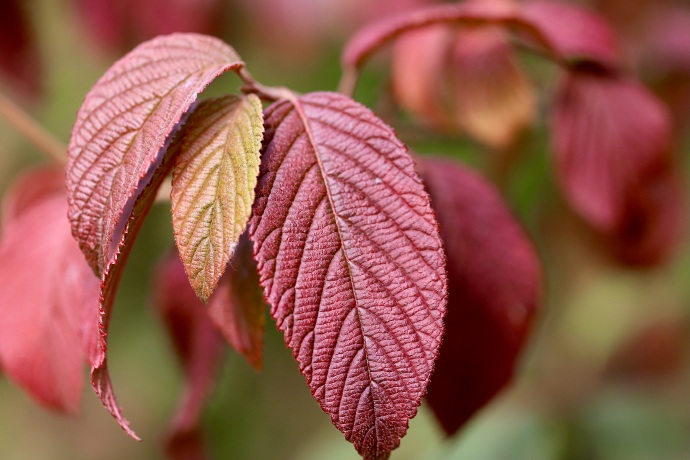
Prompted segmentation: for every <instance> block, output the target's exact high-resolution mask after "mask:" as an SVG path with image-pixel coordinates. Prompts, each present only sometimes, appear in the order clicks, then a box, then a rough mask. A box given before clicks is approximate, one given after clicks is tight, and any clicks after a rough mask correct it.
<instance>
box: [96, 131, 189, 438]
mask: <svg viewBox="0 0 690 460" xmlns="http://www.w3.org/2000/svg"><path fill="white" fill-rule="evenodd" d="M178 147H179V144H178V143H173V145H172V146H171V149H170V151H168V152H165V153H164V154H163V158H162V159H161V162H160V163H159V164H158V165H157V166H156V168H155V169H154V170H153V171H152V173H151V174H150V181H149V182H148V184H147V185H146V186H145V187H144V189H143V190H142V192H141V194H140V195H139V197H138V198H137V199H136V201H135V202H134V204H133V205H132V210H131V212H130V213H129V217H128V219H127V222H126V224H125V225H124V229H123V231H122V236H121V239H120V242H119V244H118V245H117V246H116V250H115V254H114V256H113V258H112V260H111V262H110V263H109V264H108V265H107V266H106V268H105V271H104V272H103V275H102V276H101V292H100V304H99V313H100V317H99V331H100V340H99V343H98V350H97V355H96V360H95V361H94V363H93V365H92V366H91V386H92V387H93V389H94V391H95V392H96V394H97V395H98V397H99V399H100V400H101V402H102V403H103V406H105V408H106V409H108V411H109V412H110V413H111V414H112V416H113V417H114V418H115V420H117V422H118V423H119V424H120V426H121V427H122V429H123V430H125V432H126V433H127V434H128V435H130V436H131V437H132V438H134V439H137V440H138V439H139V438H138V437H137V435H136V434H135V433H134V431H133V430H132V429H131V428H130V426H129V422H128V421H127V419H125V417H124V415H123V414H122V408H121V407H120V405H119V404H118V402H117V400H116V398H115V392H114V391H113V386H112V382H111V380H110V374H109V372H108V360H107V356H106V351H107V345H106V339H107V335H108V329H109V326H110V317H111V314H112V308H113V303H114V302H115V295H116V294H117V288H118V286H119V284H120V279H121V278H122V273H123V271H124V268H125V265H126V263H127V258H128V257H129V253H130V252H131V250H132V247H133V245H134V241H135V240H136V237H137V235H138V234H139V230H140V229H141V226H142V224H143V223H144V218H145V217H146V214H147V213H148V212H149V210H150V209H151V206H152V205H153V202H154V200H155V198H156V194H157V191H158V188H159V187H160V185H161V183H162V182H163V180H164V179H165V177H166V175H167V174H168V173H169V172H170V168H171V166H172V160H173V159H174V157H175V156H176V155H177V154H178V150H177V148H178Z"/></svg>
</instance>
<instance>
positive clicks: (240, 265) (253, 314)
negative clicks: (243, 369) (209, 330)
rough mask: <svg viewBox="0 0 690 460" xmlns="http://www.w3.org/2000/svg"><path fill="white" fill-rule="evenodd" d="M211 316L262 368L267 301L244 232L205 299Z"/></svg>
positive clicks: (237, 346) (242, 352) (244, 352)
mask: <svg viewBox="0 0 690 460" xmlns="http://www.w3.org/2000/svg"><path fill="white" fill-rule="evenodd" d="M208 308H209V315H211V320H212V321H213V323H214V324H215V325H216V327H218V329H219V330H220V331H221V332H222V333H223V335H224V336H225V339H226V340H227V341H228V342H229V343H230V345H232V346H233V348H234V349H235V350H236V351H237V352H238V353H239V354H241V355H242V356H244V357H245V358H247V361H249V364H251V365H252V366H253V367H254V368H255V369H257V370H258V369H261V363H262V346H263V336H264V330H265V322H266V321H265V315H264V311H265V309H266V303H265V301H264V295H263V291H262V289H261V286H260V285H259V275H258V273H257V269H256V262H255V261H254V258H253V254H252V242H251V241H250V240H249V237H248V235H247V234H246V233H245V234H244V235H242V237H241V238H240V241H239V243H238V245H237V249H236V251H235V255H234V256H233V258H232V260H231V261H230V264H229V265H228V267H227V269H226V271H225V275H223V278H221V281H220V284H219V285H218V289H216V291H215V292H214V293H213V295H212V296H211V299H210V300H209V303H208Z"/></svg>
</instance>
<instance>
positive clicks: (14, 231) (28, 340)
mask: <svg viewBox="0 0 690 460" xmlns="http://www.w3.org/2000/svg"><path fill="white" fill-rule="evenodd" d="M58 180H64V171H63V170H61V169H46V170H36V171H32V172H31V173H28V174H26V175H25V176H23V177H22V178H21V179H20V181H19V182H18V184H17V185H16V186H14V187H13V188H12V189H11V190H10V192H9V195H8V196H6V197H5V200H4V203H6V204H7V203H10V208H11V210H7V209H6V210H4V212H3V217H4V219H5V221H4V222H3V232H2V239H1V240H0V279H2V283H0V308H1V309H2V312H0V368H2V369H3V371H4V372H5V374H6V375H7V376H8V377H9V378H11V379H12V380H14V381H15V382H16V383H17V384H19V385H20V386H21V387H22V388H24V390H26V391H27V392H28V393H29V394H30V395H31V397H32V398H34V399H35V400H36V401H37V402H39V403H40V404H42V405H44V406H47V407H49V408H51V409H54V410H58V411H66V412H72V413H73V412H76V411H77V410H78V408H79V403H80V401H81V390H82V388H83V366H84V362H85V360H86V361H90V360H91V359H92V358H93V347H94V342H95V338H96V336H97V331H98V329H97V322H98V319H97V314H98V310H97V304H98V278H96V277H95V276H94V274H93V272H92V271H91V269H90V268H89V266H88V264H87V263H86V262H85V261H84V258H83V256H82V255H81V252H80V251H79V247H78V246H77V243H76V242H75V241H74V239H73V238H72V235H71V233H70V227H69V222H68V221H67V218H66V213H67V199H66V197H65V192H64V190H63V189H62V188H58V189H56V188H53V187H46V184H55V183H57V181H58ZM24 193H25V194H26V195H27V196H30V197H31V199H30V200H27V199H25V198H26V197H25V196H21V195H17V194H24Z"/></svg>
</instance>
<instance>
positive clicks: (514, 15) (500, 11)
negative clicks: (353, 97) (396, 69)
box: [341, 1, 620, 84]
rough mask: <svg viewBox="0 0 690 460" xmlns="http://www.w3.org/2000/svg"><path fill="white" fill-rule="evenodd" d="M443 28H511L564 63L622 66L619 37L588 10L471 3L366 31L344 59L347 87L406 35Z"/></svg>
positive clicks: (408, 16) (431, 9) (391, 21)
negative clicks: (377, 54)
mask: <svg viewBox="0 0 690 460" xmlns="http://www.w3.org/2000/svg"><path fill="white" fill-rule="evenodd" d="M440 24H455V25H467V26H478V25H500V26H505V27H509V28H511V29H513V30H515V31H516V32H518V33H519V34H520V35H522V36H523V37H524V38H526V39H527V40H528V41H530V42H531V43H532V44H534V45H536V46H538V47H540V48H543V51H544V52H545V53H546V54H547V55H549V56H550V57H551V58H552V59H554V60H556V61H558V62H566V63H570V62H572V61H575V62H576V63H577V62H581V61H585V62H587V63H590V64H594V65H596V66H599V67H604V68H610V67H616V66H618V65H619V63H620V56H619V55H618V47H617V45H616V41H615V37H614V35H613V33H612V32H611V30H610V29H609V27H608V25H607V24H606V23H605V22H604V21H603V20H602V19H600V18H599V17H598V16H595V15H593V14H591V13H589V12H588V11H587V10H584V9H581V8H578V7H573V6H567V5H560V4H552V3H548V4H546V3H542V2H529V3H526V4H524V5H520V4H517V3H513V2H504V1H468V2H461V3H458V4H446V5H436V6H432V7H428V8H424V9H420V10H417V11H413V12H411V13H405V14H401V15H398V16H394V17H391V18H386V19H383V20H380V21H377V22H374V23H372V24H369V25H367V26H366V27H364V28H362V29H361V30H360V31H359V32H358V33H357V34H355V35H354V36H353V37H352V39H351V40H350V41H349V42H348V43H347V45H346V47H345V50H344V51H343V54H342V59H341V60H342V65H343V67H344V69H345V72H346V73H345V77H346V78H345V81H348V79H353V78H355V76H356V74H357V70H358V69H359V68H360V67H361V66H362V65H363V63H364V62H365V61H366V59H367V58H368V57H369V56H371V55H372V54H373V53H374V52H376V51H377V50H378V49H380V48H381V47H382V46H383V45H385V44H386V43H388V42H390V41H391V40H394V39H395V38H397V37H399V36H400V35H402V34H404V33H406V32H410V31H413V30H417V29H421V28H424V27H428V26H431V25H440ZM348 83H349V82H348ZM350 84H351V83H350Z"/></svg>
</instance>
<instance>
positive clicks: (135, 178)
mask: <svg viewBox="0 0 690 460" xmlns="http://www.w3.org/2000/svg"><path fill="white" fill-rule="evenodd" d="M242 65H243V63H242V61H240V60H239V57H238V56H237V54H236V53H235V51H234V50H233V49H232V48H230V47H229V46H228V45H226V44H225V43H223V42H222V41H220V40H218V39H215V38H212V37H207V36H202V35H195V34H174V35H167V36H163V37H158V38H156V39H153V40H151V41H149V42H146V43H143V44H141V45H139V46H138V47H137V48H135V49H134V50H133V51H131V52H130V53H129V54H127V55H126V56H125V57H124V58H122V59H121V60H119V61H118V62H116V63H115V64H114V65H113V66H112V67H110V69H108V71H107V72H106V73H105V75H103V77H101V79H100V80H99V81H98V82H97V83H96V84H95V85H94V87H93V88H92V89H91V91H89V94H88V95H87V96H86V99H85V100H84V103H83V104H82V106H81V108H80V109H79V113H78V114H77V121H76V123H75V125H74V128H73V130H72V137H71V139H70V144H69V148H68V157H69V162H68V165H67V191H68V200H69V219H70V222H71V223H72V233H73V234H74V236H75V238H76V239H77V241H78V242H79V245H80V247H81V248H82V251H83V252H84V254H85V256H86V259H87V261H88V262H89V264H90V265H91V267H92V268H93V269H94V271H95V272H96V273H97V274H99V275H102V274H103V272H104V270H105V268H106V266H107V265H108V264H109V263H110V262H111V260H112V259H113V257H114V254H115V252H116V251H117V246H118V243H119V241H120V235H119V234H118V227H119V226H121V225H122V223H123V222H124V221H126V219H127V217H128V216H127V207H128V206H130V205H131V204H132V203H133V201H134V200H135V199H136V198H137V196H138V194H139V193H140V191H141V189H142V188H144V187H145V186H146V183H147V181H148V180H149V172H151V171H152V170H153V168H154V167H155V164H156V163H157V162H160V157H161V155H162V154H163V153H164V152H165V151H166V147H167V145H166V140H169V139H170V136H171V133H172V132H173V131H174V128H175V127H176V125H177V123H178V122H179V121H180V119H181V118H182V116H183V115H184V113H185V112H186V111H187V110H188V109H189V107H190V106H191V104H192V102H194V100H195V99H196V97H197V94H198V93H199V92H201V91H202V90H203V89H204V88H205V87H206V86H207V85H208V84H209V83H210V82H211V81H213V79H215V78H216V77H217V76H218V75H219V74H221V73H222V72H224V71H226V70H236V69H239V68H241V67H242Z"/></svg>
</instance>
